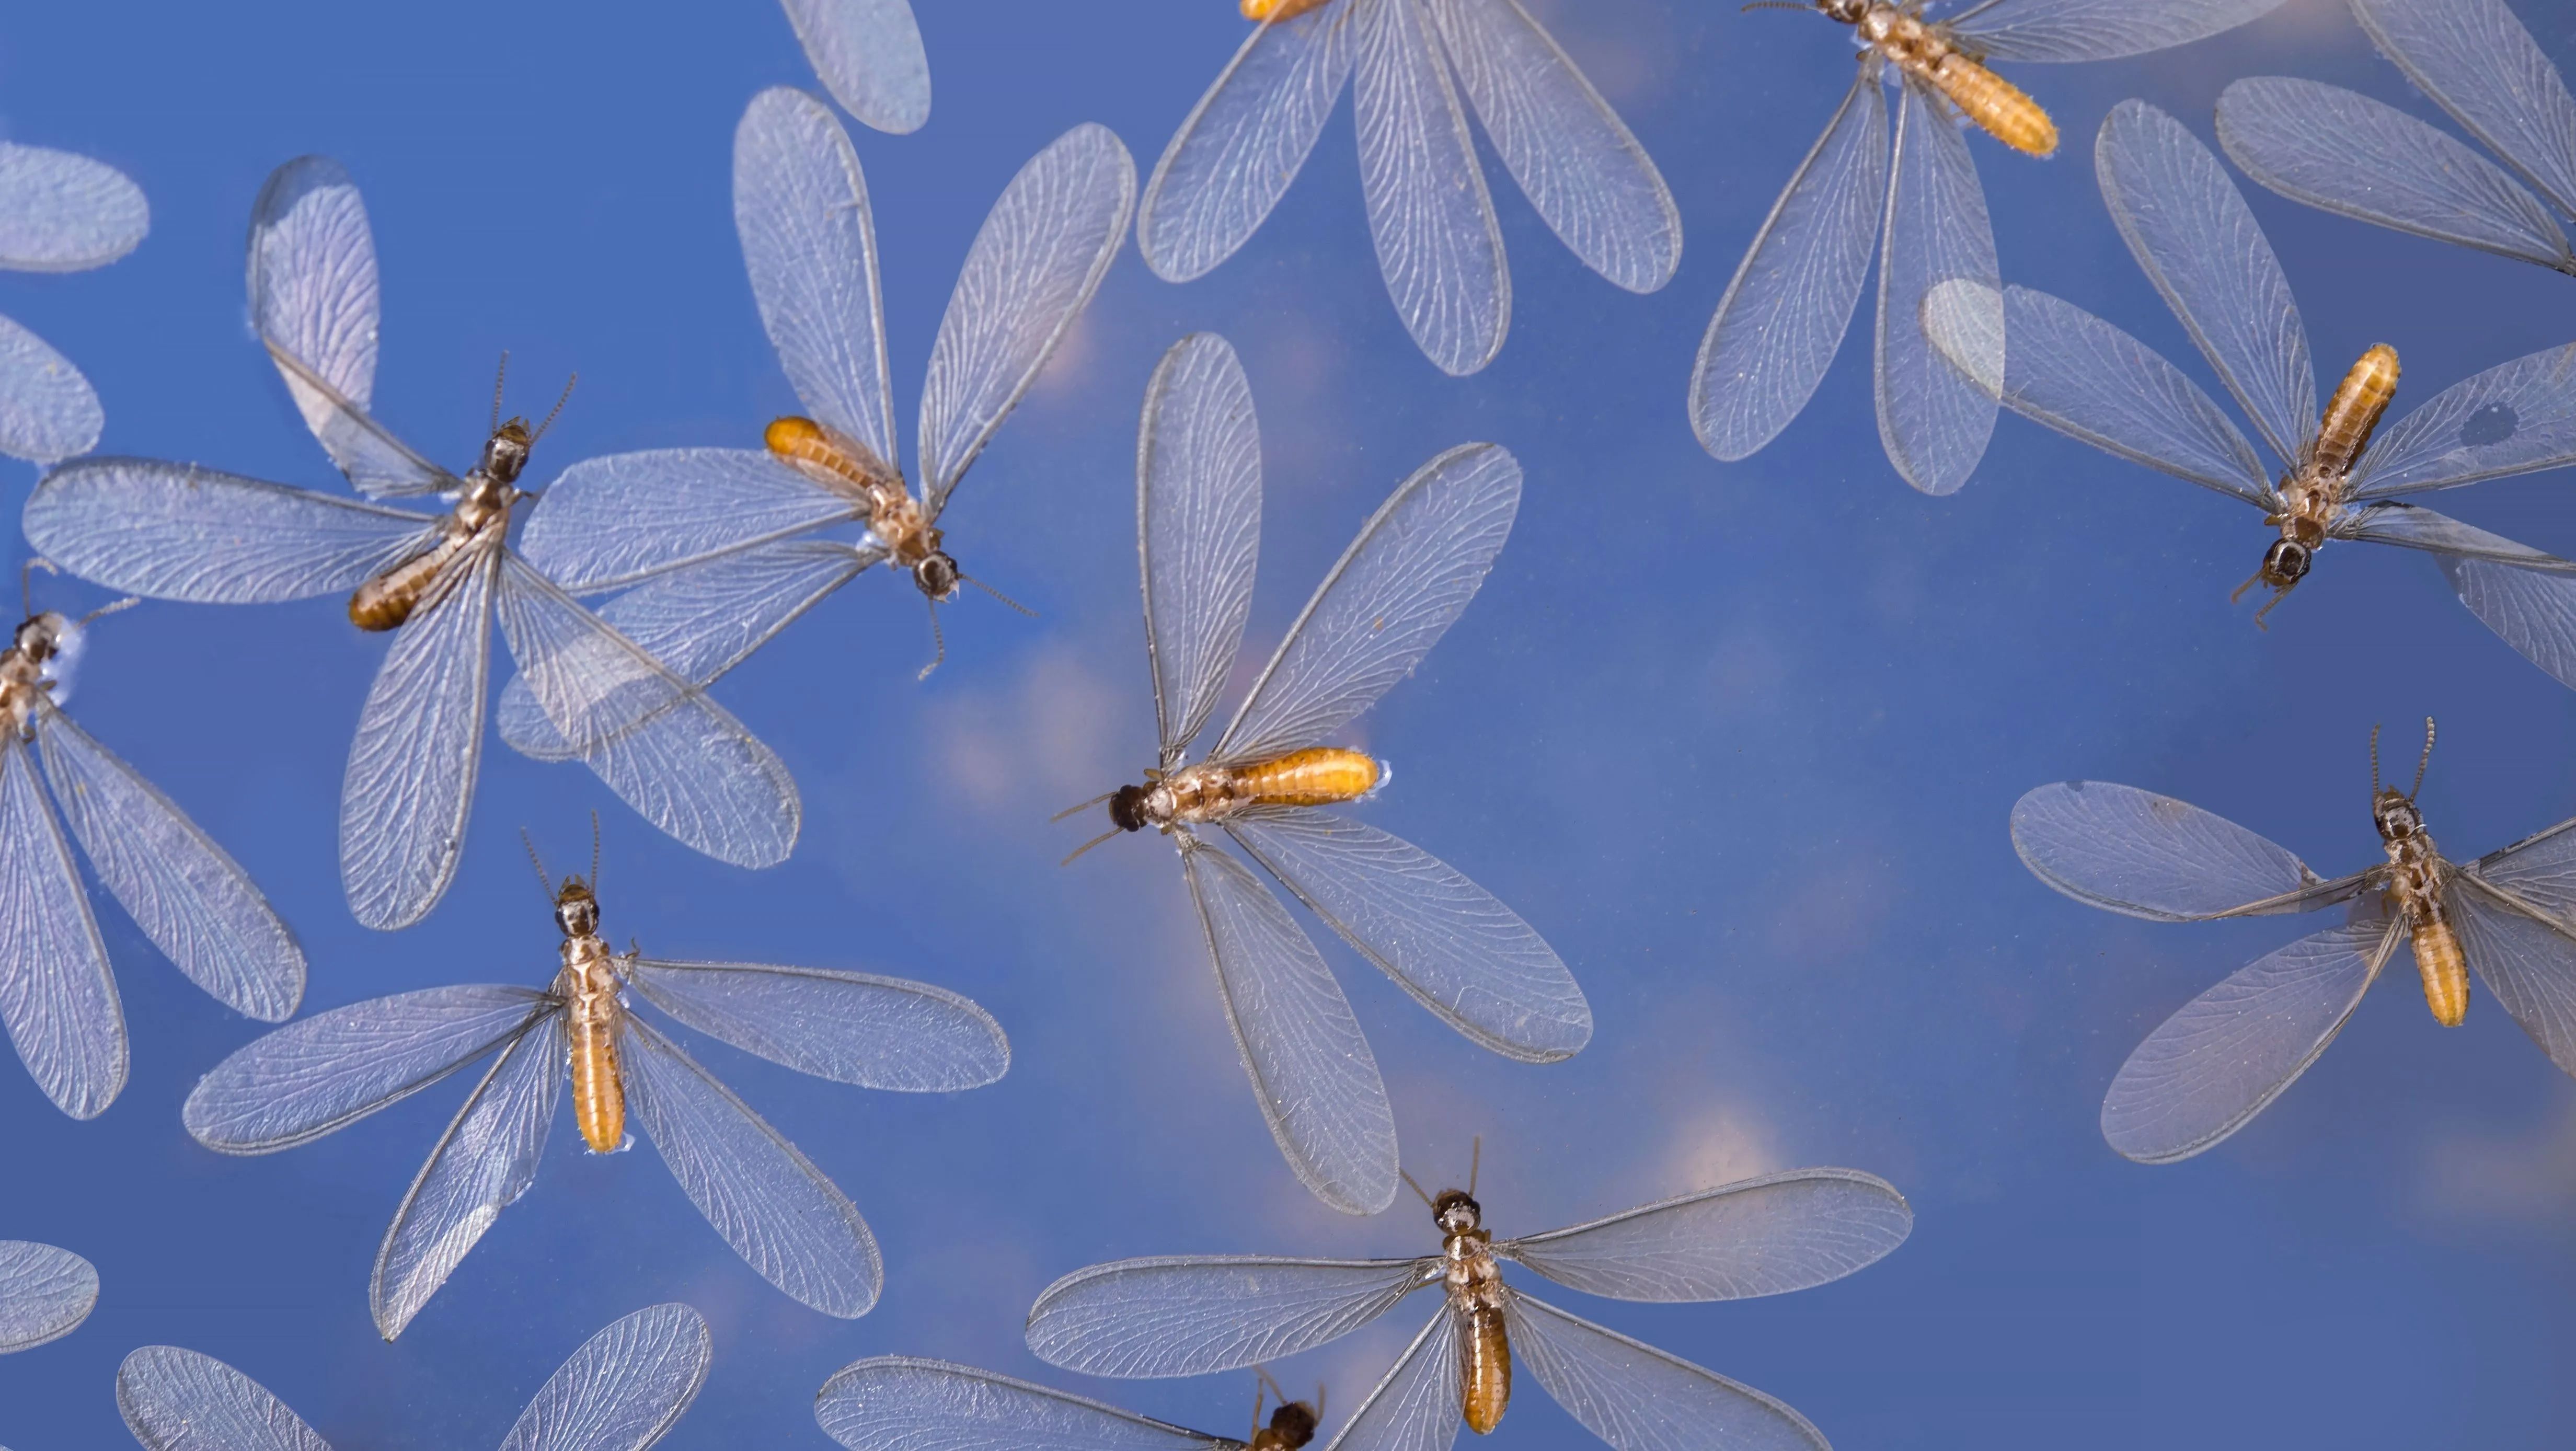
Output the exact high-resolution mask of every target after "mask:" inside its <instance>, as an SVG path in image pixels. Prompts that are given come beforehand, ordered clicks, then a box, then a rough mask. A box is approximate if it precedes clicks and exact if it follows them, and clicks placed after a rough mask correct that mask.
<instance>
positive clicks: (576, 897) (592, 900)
mask: <svg viewBox="0 0 2576 1451" xmlns="http://www.w3.org/2000/svg"><path fill="white" fill-rule="evenodd" d="M555 926H556V927H558V928H561V929H562V931H563V935H564V936H566V937H588V936H590V935H591V934H592V933H595V932H597V931H598V930H599V899H598V898H597V897H595V896H593V895H591V891H590V883H588V882H585V881H583V880H582V879H581V878H579V877H566V878H564V879H563V885H562V886H560V887H557V888H556V889H555Z"/></svg>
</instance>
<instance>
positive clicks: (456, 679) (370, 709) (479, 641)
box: [340, 545, 506, 932]
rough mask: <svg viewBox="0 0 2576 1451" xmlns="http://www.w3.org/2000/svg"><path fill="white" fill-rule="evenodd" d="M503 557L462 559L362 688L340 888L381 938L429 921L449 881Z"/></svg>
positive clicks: (473, 757) (476, 764) (478, 737)
mask: <svg viewBox="0 0 2576 1451" xmlns="http://www.w3.org/2000/svg"><path fill="white" fill-rule="evenodd" d="M504 553H506V550H505V549H504V548H502V547H501V546H498V545H487V546H485V547H483V548H481V549H477V550H474V551H472V552H469V553H464V554H460V555H457V556H456V557H455V558H454V559H453V560H452V561H450V563H449V565H448V567H447V569H446V570H445V571H444V574H445V579H444V580H443V581H442V583H441V584H440V585H439V586H437V587H438V588H441V589H443V591H444V593H443V594H441V595H440V596H439V597H438V598H436V599H432V600H429V601H427V602H425V603H424V604H423V605H422V606H421V607H420V608H418V609H416V610H414V611H413V613H412V616H411V618H410V619H409V620H407V621H405V622H404V623H403V625H402V627H401V628H400V629H398V630H396V631H395V632H394V642H393V646H392V648H391V649H389V650H387V651H386V652H385V662H384V664H382V665H380V666H378V667H377V669H376V679H375V683H374V684H373V685H370V686H369V687H368V688H367V703H366V705H365V707H364V708H363V709H362V710H361V711H360V712H359V715H358V734H357V737H356V738H355V739H354V740H352V741H350V743H349V767H348V771H347V773H346V774H345V775H344V776H343V777H342V778H341V784H340V884H341V887H342V888H343V890H345V891H346V892H347V893H348V897H349V911H350V912H351V913H352V914H353V915H355V916H356V917H357V919H358V920H359V921H360V922H361V923H364V924H365V925H367V926H369V927H373V928H375V929H377V930H378V931H383V932H391V931H394V930H395V929H397V928H403V927H408V926H410V925H411V924H413V923H414V922H417V921H419V920H420V919H421V918H423V917H426V916H428V915H429V909H430V908H432V907H435V906H437V905H438V899H439V898H441V897H443V896H445V895H447V887H448V884H449V883H450V882H453V881H455V880H456V861H457V858H458V856H459V855H460V854H461V853H463V851H464V850H465V822H466V819H467V818H468V817H470V816H471V815H472V814H473V812H474V778H475V776H476V775H477V774H478V773H479V772H480V771H481V769H482V765H483V696H484V692H485V689H486V687H487V686H488V685H489V683H490V680H491V675H492V602H493V594H494V581H495V578H496V576H497V575H498V574H499V572H500V567H501V557H502V555H503V554H504Z"/></svg>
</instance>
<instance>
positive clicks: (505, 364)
mask: <svg viewBox="0 0 2576 1451" xmlns="http://www.w3.org/2000/svg"><path fill="white" fill-rule="evenodd" d="M508 381H510V350H509V349H508V348H503V349H502V350H501V366H500V367H499V368H497V369H495V370H493V373H492V426H491V427H490V428H488V429H486V430H484V431H485V432H487V433H499V432H500V431H501V385H502V384H504V383H506V382H508Z"/></svg>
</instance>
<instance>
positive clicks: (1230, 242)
mask: <svg viewBox="0 0 2576 1451" xmlns="http://www.w3.org/2000/svg"><path fill="white" fill-rule="evenodd" d="M1357 8H1358V7H1357V6H1355V5H1347V4H1344V5H1325V6H1320V7H1317V8H1314V9H1310V10H1308V11H1307V12H1306V13H1305V14H1303V15H1300V16H1298V17H1297V18H1295V19H1293V20H1283V21H1278V22H1275V23H1273V22H1264V23H1263V24H1262V25H1261V26H1260V28H1258V29H1256V30H1254V31H1253V32H1252V34H1251V35H1250V36H1248V37H1246V38H1245V40H1244V42H1243V48H1242V49H1241V50H1238V51H1236V52H1235V54H1234V59H1233V60H1231V61H1229V62H1227V63H1226V67H1225V70H1224V71H1223V72H1221V73H1220V74H1219V75H1218V76H1217V78H1216V84H1214V85H1212V86H1209V87H1208V90H1207V94H1206V95H1204V96H1202V97H1200V98H1199V103H1198V105H1197V106H1196V107H1194V108H1192V109H1191V111H1190V114H1189V117H1188V119H1186V120H1184V121H1182V122H1181V129H1179V130H1178V131H1175V132H1173V133H1172V140H1171V144H1170V145H1168V146H1166V147H1164V148H1163V156H1162V159H1161V160H1160V161H1157V162H1155V163H1154V175H1153V178H1152V179H1151V180H1149V181H1147V182H1146V183H1145V196H1144V200H1143V201H1142V202H1141V203H1139V204H1138V207H1137V211H1136V247H1137V250H1138V251H1140V252H1142V253H1144V254H1145V265H1146V266H1148V267H1151V268H1153V269H1154V275H1155V276H1157V277H1160V278H1162V279H1163V280H1164V281H1166V282H1188V281H1191V280H1192V279H1194V278H1197V277H1201V276H1204V275H1205V274H1206V273H1207V272H1208V271H1209V270H1211V269H1212V268H1214V267H1215V266H1216V265H1217V264H1218V263H1220V262H1222V261H1224V260H1225V259H1226V258H1228V257H1231V256H1233V255H1234V253H1235V249H1236V248H1238V247H1241V246H1242V245H1243V244H1244V243H1245V242H1246V241H1248V240H1250V239H1251V236H1252V234H1253V232H1254V231H1255V230H1257V229H1258V228H1259V227H1260V226H1261V222H1262V219H1263V218H1265V217H1267V216H1269V215H1270V209H1271V208H1272V207H1274V206H1276V205H1278V203H1279V197H1280V194H1281V193H1282V192H1285V191H1286V190H1288V183H1289V182H1291V181H1293V180H1295V179H1296V176H1297V171H1298V169H1299V168H1300V167H1303V166H1304V165H1305V164H1306V154H1307V153H1308V152H1310V151H1312V150H1314V149H1315V138H1316V136H1317V135H1319V134H1321V133H1322V131H1323V129H1324V118H1325V117H1327V116H1329V115H1331V114H1332V111H1333V103H1334V102H1335V101H1337V100H1339V99H1340V98H1341V94H1342V86H1343V85H1344V83H1346V82H1348V81H1349V80H1350V77H1351V57H1352V53H1353V44H1352V39H1351V14H1352V12H1353V11H1354V10H1356V9H1357Z"/></svg>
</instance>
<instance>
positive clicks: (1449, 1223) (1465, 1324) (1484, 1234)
mask: <svg viewBox="0 0 2576 1451" xmlns="http://www.w3.org/2000/svg"><path fill="white" fill-rule="evenodd" d="M1431 1218H1432V1220H1433V1222H1434V1223H1436V1224H1438V1225H1439V1226H1440V1265H1441V1287H1442V1288H1443V1289H1444V1290H1445V1291H1446V1292H1447V1293H1448V1296H1449V1309H1450V1313H1452V1314H1454V1315H1456V1316H1457V1317H1458V1389H1459V1392H1460V1397H1459V1399H1460V1402H1461V1404H1462V1405H1464V1407H1465V1408H1466V1416H1467V1425H1468V1427H1469V1429H1471V1430H1473V1431H1475V1432H1476V1433H1477V1434H1478V1435H1482V1434H1484V1433H1485V1432H1487V1431H1491V1430H1492V1429H1494V1428H1495V1427H1496V1426H1499V1425H1501V1424H1502V1421H1503V1411H1504V1409H1505V1408H1506V1407H1507V1406H1509V1405H1510V1404H1511V1399H1512V1347H1511V1336H1510V1334H1509V1332H1507V1331H1506V1330H1505V1329H1504V1328H1503V1298H1504V1294H1505V1291H1504V1289H1503V1268H1502V1266H1501V1265H1500V1264H1499V1263H1497V1262H1496V1261H1495V1259H1494V1236H1493V1233H1492V1231H1490V1230H1487V1229H1485V1228H1483V1227H1482V1220H1483V1218H1484V1211H1483V1209H1482V1207H1481V1206H1479V1205H1478V1204H1477V1203H1476V1201H1475V1200H1474V1199H1472V1198H1470V1197H1469V1196H1468V1195H1466V1194H1465V1193H1463V1192H1461V1191H1459V1190H1456V1189H1449V1190H1444V1191H1442V1192H1441V1195H1440V1197H1439V1198H1437V1199H1435V1200H1433V1201H1432V1202H1431Z"/></svg>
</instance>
